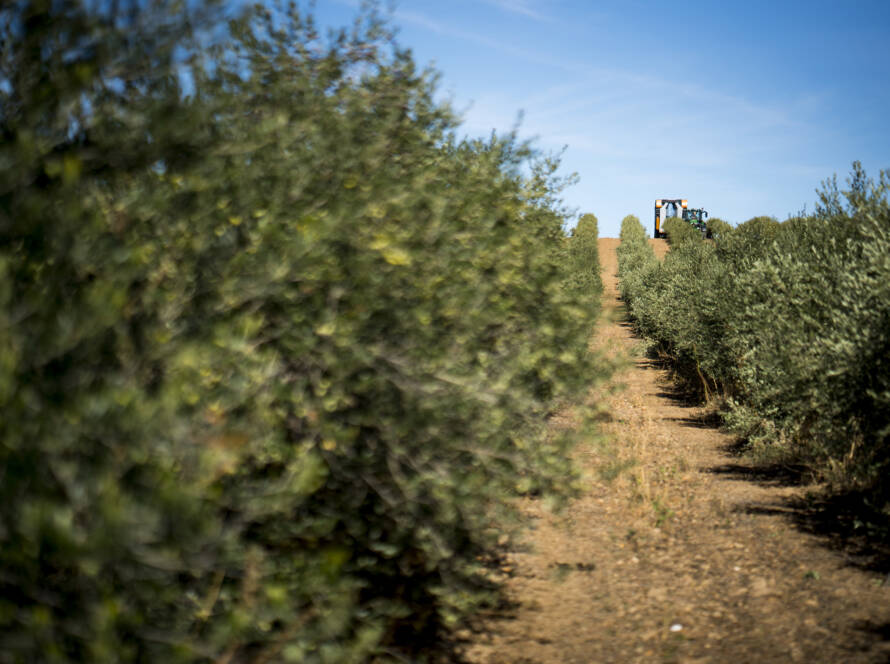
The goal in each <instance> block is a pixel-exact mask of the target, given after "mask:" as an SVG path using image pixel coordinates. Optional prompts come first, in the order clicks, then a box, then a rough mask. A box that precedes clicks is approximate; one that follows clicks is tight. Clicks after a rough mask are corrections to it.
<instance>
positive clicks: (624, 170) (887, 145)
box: [316, 0, 890, 237]
mask: <svg viewBox="0 0 890 664" xmlns="http://www.w3.org/2000/svg"><path fill="white" fill-rule="evenodd" d="M355 6H356V2H354V0H319V2H318V3H317V5H316V15H317V17H318V18H319V19H320V20H321V22H322V23H324V24H336V25H345V24H347V23H348V22H349V21H350V19H351V17H353V16H354V14H355V11H356V9H355ZM393 22H394V24H395V25H396V26H398V28H399V41H400V43H401V44H402V45H403V46H407V47H409V48H411V49H412V51H413V52H414V56H415V58H416V60H417V61H418V62H419V63H421V64H431V65H433V66H434V67H435V68H436V69H437V70H438V71H439V72H440V74H441V81H440V94H441V95H442V97H443V98H447V99H449V100H450V101H451V103H452V104H453V105H454V107H455V108H456V109H457V110H459V111H461V114H462V117H463V119H464V123H463V126H462V131H463V132H465V133H466V134H468V135H471V136H485V135H488V134H489V133H490V132H491V130H492V129H496V130H498V131H499V132H507V131H509V130H510V129H511V128H513V127H514V126H515V124H516V120H517V117H518V115H519V113H520V111H522V113H523V120H522V123H521V124H520V136H522V137H524V138H532V137H534V138H535V139H536V141H535V144H536V145H537V147H539V148H540V149H542V150H545V151H548V150H559V149H561V148H562V147H563V146H567V147H566V151H565V153H564V155H563V162H562V163H563V169H562V170H563V172H564V173H565V174H567V173H570V172H576V173H578V175H579V177H580V182H579V183H578V184H577V185H575V186H574V187H572V188H571V189H569V190H567V191H566V192H565V194H564V199H565V201H566V203H567V204H568V205H569V206H570V207H572V208H576V209H577V210H578V211H579V212H593V213H594V214H596V215H597V217H598V218H599V220H600V235H601V236H603V237H615V236H617V235H618V231H619V228H620V222H621V219H622V218H623V217H624V215H626V214H635V215H637V216H638V217H640V219H641V220H643V221H644V223H645V224H646V225H647V227H648V226H649V225H651V217H652V208H653V203H654V200H655V199H656V198H662V197H664V198H687V199H688V200H689V204H690V206H691V207H704V208H705V209H706V210H708V211H709V212H710V214H711V216H717V217H721V218H723V219H726V220H727V221H730V222H732V223H738V222H740V221H744V220H746V219H749V218H750V217H752V216H755V215H760V214H765V215H772V216H775V217H778V218H779V219H784V218H786V217H787V216H788V215H789V214H793V213H796V212H798V211H799V210H800V209H802V208H803V207H804V206H806V207H807V209H812V207H813V202H814V201H815V200H816V193H815V189H816V188H818V187H819V185H820V183H821V181H822V180H824V179H826V178H829V177H830V176H831V175H832V174H835V173H837V175H838V179H839V180H840V181H841V183H843V182H845V179H846V177H847V174H848V173H849V170H850V164H851V162H852V161H853V160H855V159H858V160H860V161H862V163H863V165H864V166H865V167H866V170H867V171H868V172H869V173H870V174H873V175H877V172H878V170H879V169H882V168H885V169H887V168H890V122H888V120H887V118H888V117H890V0H880V1H870V0H847V1H846V2H841V1H837V2H825V1H822V0H808V1H807V2H796V1H794V2H792V1H788V2H783V1H781V0H773V1H771V2H767V1H762V0H748V1H745V2H683V1H677V2H651V1H642V0H641V1H635V0H623V1H614V2H613V1H600V2H582V1H580V0H448V1H447V2H442V1H441V0H401V2H398V3H397V4H396V6H395V10H394V13H393ZM650 233H651V229H650Z"/></svg>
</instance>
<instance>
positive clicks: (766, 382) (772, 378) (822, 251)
mask: <svg viewBox="0 0 890 664" xmlns="http://www.w3.org/2000/svg"><path fill="white" fill-rule="evenodd" d="M888 192H890V181H888V176H887V174H886V173H883V172H882V173H881V176H880V179H879V181H878V182H877V183H874V182H872V181H871V180H869V179H868V178H867V177H866V176H865V173H864V172H862V170H861V168H860V166H859V164H858V163H856V164H854V170H853V174H852V177H851V180H850V190H849V191H847V192H844V194H843V198H842V197H841V194H839V192H838V191H837V187H836V185H835V184H834V183H833V182H830V183H828V185H827V186H826V188H825V189H824V190H823V192H822V193H821V204H820V206H819V208H818V210H817V212H816V213H815V214H814V215H812V216H810V217H806V218H803V217H801V218H793V219H789V220H788V221H786V222H784V223H779V222H778V221H776V220H775V219H772V218H769V217H756V218H754V219H751V220H749V221H747V222H745V223H744V224H741V225H739V226H738V227H737V228H735V229H732V228H731V227H728V225H725V224H720V225H714V226H713V228H714V229H715V231H716V232H715V233H714V236H715V242H714V243H711V242H701V241H698V242H695V241H682V242H679V241H677V240H676V238H674V239H672V249H671V251H670V253H669V254H668V256H667V257H666V259H665V260H664V262H663V263H662V264H661V265H656V266H655V267H654V268H653V267H652V263H651V260H647V261H645V262H640V261H639V260H629V259H630V258H632V257H631V256H630V255H629V253H628V252H626V253H624V254H620V256H619V260H622V261H623V262H624V263H625V265H623V266H621V267H620V272H621V273H622V274H623V275H624V276H623V277H622V278H623V283H622V289H625V290H626V291H627V297H626V299H627V300H628V301H629V303H630V312H631V314H632V316H633V317H634V319H635V321H636V324H637V326H638V327H639V329H640V330H641V331H642V332H643V333H645V334H646V335H647V336H650V337H651V338H652V339H654V340H655V341H656V342H657V343H658V344H659V347H660V348H661V349H662V350H663V351H664V352H665V353H666V354H667V355H668V356H669V357H671V358H672V360H673V361H674V363H675V366H676V368H677V370H678V373H679V374H680V376H681V377H684V378H685V379H686V380H687V382H688V383H689V384H691V385H694V386H696V387H697V388H698V389H699V390H700V391H701V392H702V394H703V395H707V394H708V393H709V392H711V391H714V390H717V391H719V392H721V393H722V394H723V396H724V397H726V403H727V413H726V419H727V422H728V423H729V424H730V425H731V426H732V427H733V428H734V429H735V430H736V431H738V432H739V433H741V434H743V435H744V436H745V437H746V438H747V439H748V440H749V442H750V443H751V444H752V445H755V446H758V447H759V448H760V449H768V450H769V452H770V455H771V456H772V457H774V458H775V457H776V456H779V457H783V458H785V459H788V460H791V461H794V462H803V463H807V464H809V465H811V466H812V467H813V468H814V469H817V470H818V471H820V472H821V473H822V474H823V476H824V477H826V478H827V479H829V480H831V481H833V482H834V483H835V486H836V487H838V488H840V489H855V490H863V491H866V492H867V493H868V495H870V496H871V500H872V502H873V504H875V505H878V506H881V505H885V506H890V485H888V483H887V481H886V477H887V472H888V470H890V366H888V364H887V358H888V357H890V286H888V284H890V259H888V256H890V200H888V199H890V196H888ZM714 221H715V220H712V224H713V222H714ZM669 233H670V230H669ZM885 509H887V507H885Z"/></svg>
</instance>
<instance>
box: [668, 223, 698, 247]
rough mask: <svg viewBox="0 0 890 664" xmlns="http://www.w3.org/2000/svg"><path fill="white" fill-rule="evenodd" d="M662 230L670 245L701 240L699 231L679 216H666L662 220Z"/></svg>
mask: <svg viewBox="0 0 890 664" xmlns="http://www.w3.org/2000/svg"><path fill="white" fill-rule="evenodd" d="M664 232H665V233H667V239H668V242H669V243H670V245H671V247H674V246H677V245H679V244H682V243H683V242H689V241H698V240H701V231H700V230H698V229H697V228H696V227H695V226H693V225H692V224H690V223H689V222H688V221H685V220H683V219H681V218H680V217H668V218H667V219H665V220H664Z"/></svg>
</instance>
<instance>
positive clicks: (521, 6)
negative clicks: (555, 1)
mask: <svg viewBox="0 0 890 664" xmlns="http://www.w3.org/2000/svg"><path fill="white" fill-rule="evenodd" d="M484 1H485V2H486V4H489V5H492V6H493V7H497V8H498V9H503V10H504V11H507V12H510V13H511V14H520V15H521V16H526V17H528V18H532V19H534V20H536V21H547V22H548V23H552V22H553V18H552V17H550V16H547V15H546V14H542V13H541V12H540V11H538V10H537V9H535V8H534V6H533V5H534V4H535V3H532V2H530V1H529V0H484ZM537 4H540V3H537Z"/></svg>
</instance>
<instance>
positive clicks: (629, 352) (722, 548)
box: [463, 239, 890, 664]
mask: <svg viewBox="0 0 890 664" xmlns="http://www.w3.org/2000/svg"><path fill="white" fill-rule="evenodd" d="M618 242H619V241H618V240H614V239H601V240H600V244H599V247H600V258H601V260H602V263H603V280H604V283H605V296H604V308H605V312H604V316H603V320H602V323H601V325H600V327H599V329H598V333H597V335H596V339H597V341H596V344H597V345H599V346H600V347H601V348H602V349H604V350H605V352H607V353H608V354H610V355H611V356H612V357H615V358H626V361H625V362H624V368H623V369H622V370H620V371H619V372H618V374H617V375H616V377H615V378H616V380H617V381H618V382H620V383H621V384H622V385H623V389H620V390H617V391H612V392H611V393H608V392H601V393H599V394H594V395H591V399H599V400H605V401H606V402H607V405H608V413H609V416H608V417H607V418H606V420H607V421H605V422H604V423H603V424H602V429H603V430H604V433H605V440H599V441H591V442H590V443H589V444H587V445H582V446H580V448H579V449H578V450H577V461H578V463H579V465H581V467H582V468H583V470H584V471H585V478H586V479H585V489H584V491H583V494H582V495H581V496H580V497H579V498H578V499H576V500H575V501H573V502H572V503H571V504H570V505H569V506H568V507H567V508H566V509H564V510H563V511H562V512H560V513H558V514H553V513H551V512H548V511H547V510H546V509H545V508H544V506H543V505H542V504H541V502H540V501H537V500H534V499H528V500H525V501H524V502H523V513H524V514H525V515H526V518H527V521H528V524H529V529H530V531H529V535H528V541H527V542H526V545H525V546H516V547H515V550H514V551H511V552H510V553H509V554H508V556H507V562H506V564H505V566H504V568H503V571H504V572H505V573H507V574H508V579H507V597H508V599H509V601H508V602H507V603H506V605H505V606H504V607H502V608H501V609H500V610H498V611H496V612H494V613H492V614H491V615H489V616H487V617H486V618H485V619H484V620H483V624H482V625H481V628H480V629H479V630H477V631H474V632H473V633H469V632H466V633H464V635H463V637H464V638H465V644H464V645H465V648H464V655H465V657H466V658H467V659H468V660H469V661H470V662H473V663H475V664H508V663H509V664H550V663H556V662H559V663H571V662H578V663H592V662H620V663H624V662H678V663H679V662H689V663H691V662H702V663H703V662H715V663H716V662H757V663H759V664H760V663H765V662H810V663H811V662H832V663H847V662H850V663H853V662H890V577H888V575H887V572H888V571H890V570H888V568H887V559H886V557H881V556H880V555H878V554H876V553H875V552H874V551H868V550H867V549H863V548H862V547H861V546H859V545H858V544H857V540H855V538H853V539H844V537H843V536H841V535H838V532H842V531H843V528H836V527H835V526H838V524H839V520H840V516H834V515H832V514H831V513H827V514H826V513H825V512H824V510H823V511H819V510H818V509H816V507H814V506H813V502H812V500H810V499H808V497H807V492H808V491H810V490H811V489H812V487H807V486H804V485H801V484H800V482H799V478H798V476H797V474H796V473H795V472H794V469H787V468H762V467H757V466H754V465H752V464H750V463H749V462H747V461H746V460H745V459H744V458H740V457H738V456H737V455H735V454H734V453H733V444H734V441H733V439H732V438H731V437H730V436H727V435H725V434H723V433H721V432H720V431H719V430H718V429H717V428H716V427H715V426H714V425H713V423H712V419H713V418H711V417H709V416H708V412H707V411H706V410H704V409H702V408H701V407H700V406H698V405H695V404H689V403H687V402H684V400H683V398H682V395H678V394H676V393H675V392H674V390H673V389H672V387H671V383H670V381H669V376H668V374H667V372H666V370H665V369H664V368H663V367H661V366H660V365H659V363H658V362H657V361H653V360H651V359H648V358H647V357H645V355H644V353H643V352H642V350H641V349H642V342H641V340H640V339H638V338H637V337H635V336H634V334H633V332H632V330H631V328H630V327H629V326H628V325H627V323H626V322H625V321H624V314H623V307H622V304H621V302H620V300H619V297H618V292H617V277H616V275H615V273H616V271H617V261H616V257H615V248H616V246H617V245H618ZM652 243H653V245H654V246H655V247H656V251H657V252H659V253H660V254H661V255H663V254H664V252H666V251H667V247H666V245H665V243H664V241H661V240H653V241H652ZM572 418H573V415H572V413H570V412H569V413H565V414H564V415H563V416H562V417H561V418H558V419H559V420H560V421H559V422H558V423H557V426H572V423H573V420H572ZM832 532H833V533H834V534H833V535H832V534H831V533H832Z"/></svg>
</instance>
